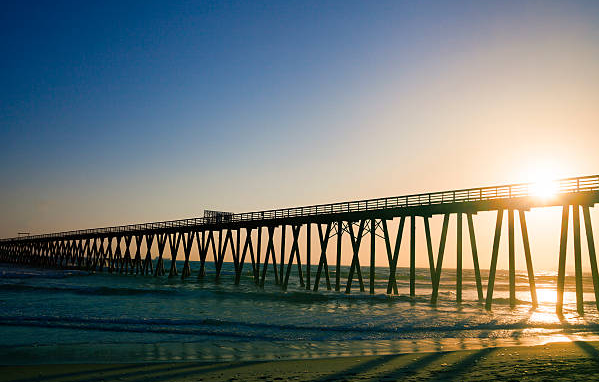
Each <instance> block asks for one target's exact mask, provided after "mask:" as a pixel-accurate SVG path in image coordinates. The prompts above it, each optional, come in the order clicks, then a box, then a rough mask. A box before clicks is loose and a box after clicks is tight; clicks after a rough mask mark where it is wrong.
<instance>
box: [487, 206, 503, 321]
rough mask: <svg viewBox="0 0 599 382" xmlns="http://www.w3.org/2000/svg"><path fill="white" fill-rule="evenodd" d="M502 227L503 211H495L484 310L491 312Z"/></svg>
mask: <svg viewBox="0 0 599 382" xmlns="http://www.w3.org/2000/svg"><path fill="white" fill-rule="evenodd" d="M502 225H503V210H497V222H496V223H495V237H494V238H493V252H492V253H491V267H490V268H489V281H488V284H487V301H486V302H485V309H487V310H491V305H493V287H494V286H495V273H496V272H497V258H498V257H499V241H500V240H501V226H502Z"/></svg>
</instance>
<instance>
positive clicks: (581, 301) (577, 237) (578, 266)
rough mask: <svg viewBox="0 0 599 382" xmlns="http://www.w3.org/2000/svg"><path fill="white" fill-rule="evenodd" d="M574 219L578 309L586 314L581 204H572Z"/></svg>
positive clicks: (579, 312) (580, 312)
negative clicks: (583, 288)
mask: <svg viewBox="0 0 599 382" xmlns="http://www.w3.org/2000/svg"><path fill="white" fill-rule="evenodd" d="M572 221H573V223H574V276H575V282H576V310H577V311H578V314H580V315H583V314H584V298H583V290H582V255H581V248H580V247H581V245H580V206H579V205H578V204H574V205H572Z"/></svg>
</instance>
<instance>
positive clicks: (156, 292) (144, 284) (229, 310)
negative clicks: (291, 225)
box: [0, 261, 599, 364]
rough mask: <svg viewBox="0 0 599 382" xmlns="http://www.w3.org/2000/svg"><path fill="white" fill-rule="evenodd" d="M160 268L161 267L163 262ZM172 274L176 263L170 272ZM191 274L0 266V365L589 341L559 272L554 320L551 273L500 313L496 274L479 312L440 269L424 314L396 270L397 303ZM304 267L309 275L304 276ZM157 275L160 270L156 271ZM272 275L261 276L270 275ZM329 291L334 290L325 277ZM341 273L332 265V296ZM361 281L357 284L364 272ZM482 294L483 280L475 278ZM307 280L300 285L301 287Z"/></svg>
mask: <svg viewBox="0 0 599 382" xmlns="http://www.w3.org/2000/svg"><path fill="white" fill-rule="evenodd" d="M165 265H167V266H168V261H167V264H165ZM182 267H183V264H182V263H181V264H180V265H179V269H182ZM191 268H192V276H191V277H190V278H188V279H186V280H185V281H182V280H181V279H180V278H179V277H176V278H172V279H168V278H167V277H159V278H155V277H151V276H132V275H123V274H109V273H90V272H84V271H78V270H50V269H35V268H21V267H15V266H9V265H2V266H0V359H1V360H2V361H1V363H3V364H28V363H114V362H162V361H235V360H272V359H283V358H287V359H291V358H319V357H337V356H350V355H376V354H379V355H382V354H397V353H411V352H427V351H445V350H458V349H478V348H485V347H493V346H506V345H507V346H509V345H535V344H543V343H547V342H552V341H570V340H576V339H582V340H596V339H598V338H599V314H598V313H597V309H596V307H595V301H594V300H595V299H594V293H593V284H592V279H591V277H590V275H588V274H585V275H584V280H583V283H584V293H585V294H584V297H585V312H586V313H585V315H584V316H579V315H578V314H577V313H576V304H575V302H576V300H575V293H574V280H573V276H572V275H570V274H568V277H567V279H566V293H565V304H564V316H563V317H561V318H560V317H558V316H557V315H556V314H555V296H556V292H555V282H556V275H555V273H552V272H546V273H543V272H537V273H536V283H537V291H538V297H539V307H538V308H537V309H535V310H532V307H531V303H530V292H529V289H528V278H527V275H526V272H518V273H517V275H516V281H517V298H518V300H519V303H520V304H519V305H518V306H517V307H516V308H514V309H511V308H510V307H509V300H508V274H507V271H498V273H497V278H496V282H495V293H494V303H493V309H492V311H490V312H488V311H486V310H485V309H484V306H483V305H481V304H480V303H479V302H478V301H477V292H476V284H475V279H474V272H473V271H472V270H464V282H463V283H464V284H463V302H462V304H461V305H459V306H458V305H456V302H455V271H453V270H451V269H444V270H443V274H442V278H441V286H440V294H439V301H438V303H437V305H436V306H432V305H431V304H430V294H431V287H430V284H431V283H430V276H429V274H428V273H429V272H428V269H417V272H416V279H417V285H416V294H417V297H416V298H415V299H414V300H412V299H410V298H409V269H404V268H399V269H398V271H397V282H398V287H399V295H398V296H395V295H394V296H389V295H386V293H385V292H386V288H387V276H388V274H389V270H388V268H384V267H377V268H376V273H377V277H378V278H377V279H376V283H375V291H376V293H375V294H374V295H369V294H368V288H369V287H368V280H367V279H365V280H364V281H365V284H366V293H360V292H359V289H358V282H357V281H356V280H355V279H354V283H353V286H354V289H353V290H352V293H351V294H349V295H347V294H344V293H339V292H334V291H327V290H326V284H325V280H324V277H323V278H322V279H321V284H320V290H319V291H318V292H310V291H306V290H305V289H302V288H301V287H300V286H299V281H298V278H297V274H296V272H297V269H296V268H295V267H294V269H293V271H292V276H291V278H290V282H289V289H288V291H287V292H283V291H281V289H280V288H279V287H278V286H276V285H274V276H273V274H268V275H267V281H266V285H265V287H264V289H261V288H259V287H257V286H256V285H255V284H254V282H253V279H252V275H251V273H250V271H249V269H251V267H250V266H247V265H246V270H245V271H244V275H243V277H242V280H241V284H240V285H239V286H235V285H234V283H233V279H234V274H235V273H234V267H233V264H232V263H225V264H224V266H223V271H222V274H221V280H220V281H219V282H215V281H214V264H213V263H207V275H206V277H205V279H204V281H198V279H197V274H198V269H199V263H197V262H192V263H191ZM314 268H315V267H314V266H313V268H312V270H313V271H314V270H315V269H314ZM167 269H168V267H167ZM271 271H272V268H271ZM332 271H333V274H332V275H331V277H332V282H334V269H332ZM348 271H349V268H348V267H342V268H341V273H342V278H341V280H342V290H344V287H345V281H346V279H347V273H348ZM362 272H363V274H364V276H365V277H366V278H367V275H368V267H363V269H362ZM481 273H482V276H483V287H484V290H485V293H486V280H487V272H486V271H481ZM313 280H314V276H312V281H313Z"/></svg>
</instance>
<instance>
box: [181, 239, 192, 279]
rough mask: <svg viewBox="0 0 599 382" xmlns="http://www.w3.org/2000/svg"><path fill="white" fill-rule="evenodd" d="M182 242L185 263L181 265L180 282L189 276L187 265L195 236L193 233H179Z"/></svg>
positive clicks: (188, 266)
mask: <svg viewBox="0 0 599 382" xmlns="http://www.w3.org/2000/svg"><path fill="white" fill-rule="evenodd" d="M181 236H182V238H181V239H182V240H183V254H184V255H185V263H184V264H183V271H181V280H185V278H187V277H189V276H191V267H190V265H189V257H190V255H191V248H192V247H193V241H194V237H195V236H196V232H195V231H188V232H187V234H185V233H181Z"/></svg>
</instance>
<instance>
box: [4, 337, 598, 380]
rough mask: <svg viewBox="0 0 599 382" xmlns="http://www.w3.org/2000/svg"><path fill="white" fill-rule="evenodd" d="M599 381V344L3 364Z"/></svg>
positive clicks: (229, 375) (9, 369) (271, 376)
mask: <svg viewBox="0 0 599 382" xmlns="http://www.w3.org/2000/svg"><path fill="white" fill-rule="evenodd" d="M288 380H289V381H319V382H324V381H331V382H332V381H396V380H401V381H489V380H498V381H594V380H597V381H599V342H582V341H577V342H563V343H551V344H547V345H541V346H520V347H500V348H486V349H480V350H464V351H455V352H437V353H417V354H400V355H383V356H367V357H343V358H327V359H310V360H282V361H265V362H260V361H254V362H226V363H197V362H191V363H190V362H177V363H151V364H141V363H140V364H95V365H94V364H64V365H27V366H0V381H20V382H25V381H97V382H100V381H181V382H182V381H230V382H234V381H288Z"/></svg>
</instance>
